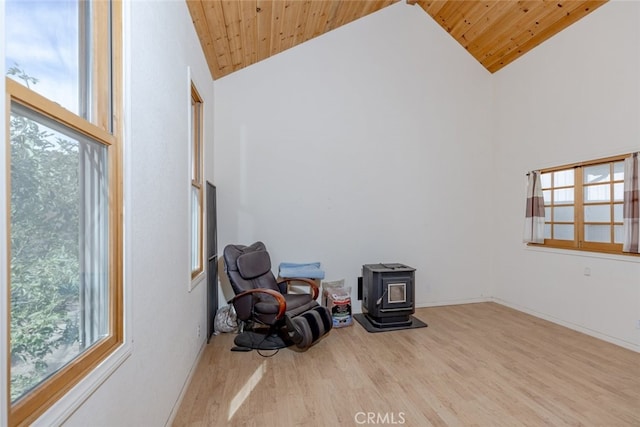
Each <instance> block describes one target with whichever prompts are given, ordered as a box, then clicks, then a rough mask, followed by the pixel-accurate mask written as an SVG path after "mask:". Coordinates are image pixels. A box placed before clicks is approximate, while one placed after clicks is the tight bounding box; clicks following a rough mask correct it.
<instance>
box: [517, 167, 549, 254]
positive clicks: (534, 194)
mask: <svg viewBox="0 0 640 427" xmlns="http://www.w3.org/2000/svg"><path fill="white" fill-rule="evenodd" d="M522 240H523V241H524V242H525V243H544V198H543V197H542V184H541V182H540V172H539V171H531V172H529V173H528V174H527V207H526V211H525V218H524V233H523V237H522Z"/></svg>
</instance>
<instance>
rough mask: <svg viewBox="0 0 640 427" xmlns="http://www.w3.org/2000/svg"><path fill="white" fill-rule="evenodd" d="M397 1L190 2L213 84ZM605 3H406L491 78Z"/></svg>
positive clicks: (446, 0) (476, 0)
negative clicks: (432, 22) (418, 9)
mask: <svg viewBox="0 0 640 427" xmlns="http://www.w3.org/2000/svg"><path fill="white" fill-rule="evenodd" d="M397 1H399V0H186V2H187V5H188V7H189V12H190V13H191V17H192V19H193V24H194V26H195V28H196V31H197V34H198V37H199V38H200V43H201V45H202V49H203V50H204V53H205V56H206V58H207V62H208V65H209V69H210V71H211V75H212V76H213V78H214V79H219V78H221V77H224V76H226V75H228V74H231V73H232V72H234V71H237V70H240V69H242V68H245V67H247V66H249V65H251V64H254V63H256V62H258V61H261V60H263V59H266V58H268V57H270V56H273V55H275V54H277V53H280V52H282V51H284V50H286V49H289V48H290V47H293V46H296V45H298V44H300V43H303V42H305V41H307V40H310V39H312V38H314V37H317V36H319V35H321V34H324V33H326V32H328V31H331V30H333V29H335V28H338V27H340V26H342V25H345V24H348V23H349V22H352V21H354V20H356V19H359V18H361V17H363V16H366V15H368V14H370V13H373V12H375V11H378V10H380V9H382V8H384V7H387V6H389V5H391V4H393V3H396V2H397ZM400 1H401V0H400ZM606 1H607V0H555V1H550V0H530V1H526V0H521V1H516V0H486V1H482V0H406V2H407V3H408V4H410V5H414V6H413V7H416V6H415V5H417V6H419V7H421V8H422V9H424V10H425V11H426V12H427V13H428V14H429V15H430V16H431V17H432V18H433V19H434V20H435V21H436V22H437V23H438V24H439V25H440V26H441V27H442V28H444V29H445V30H446V31H447V32H448V33H449V34H451V36H452V37H453V38H454V39H456V40H457V41H458V42H459V43H460V44H461V45H462V46H463V47H464V48H465V49H467V51H469V53H470V54H471V55H473V57H475V58H476V59H477V60H478V61H479V62H480V63H481V64H482V65H483V66H484V67H485V68H486V69H487V70H488V71H489V72H491V73H494V72H496V71H498V70H500V69H501V68H502V67H504V66H506V65H507V64H509V63H511V62H513V61H514V60H515V59H517V58H519V57H520V56H522V55H524V54H525V53H527V52H528V51H530V50H531V49H533V48H534V47H536V46H538V45H539V44H540V43H542V42H544V41H545V40H547V39H549V38H550V37H552V36H553V35H555V34H557V33H558V32H560V31H562V30H563V29H564V28H566V27H568V26H569V25H571V24H573V23H574V22H576V21H578V20H579V19H581V18H583V17H584V16H586V15H587V14H589V13H591V12H592V11H593V10H595V9H596V8H598V7H599V6H601V5H602V4H604V3H606ZM425 42H426V41H425Z"/></svg>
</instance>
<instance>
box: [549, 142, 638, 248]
mask: <svg viewBox="0 0 640 427" xmlns="http://www.w3.org/2000/svg"><path fill="white" fill-rule="evenodd" d="M625 157H627V156H626V155H622V156H616V157H612V158H609V159H603V160H594V161H591V162H587V163H584V164H578V165H570V166H565V167H559V168H554V169H552V170H547V171H544V170H543V171H542V173H541V176H540V178H541V184H542V194H543V198H544V203H545V228H544V230H545V236H544V237H545V243H544V245H545V246H553V247H562V248H575V249H583V250H594V251H604V252H615V253H619V252H622V239H623V237H622V228H623V225H622V224H623V197H624V159H625Z"/></svg>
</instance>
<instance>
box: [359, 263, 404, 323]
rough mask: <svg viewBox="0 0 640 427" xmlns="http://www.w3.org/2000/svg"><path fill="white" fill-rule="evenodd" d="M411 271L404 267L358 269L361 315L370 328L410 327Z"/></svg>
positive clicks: (367, 265)
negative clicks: (367, 321)
mask: <svg viewBox="0 0 640 427" xmlns="http://www.w3.org/2000/svg"><path fill="white" fill-rule="evenodd" d="M415 271H416V269H415V268H412V267H408V266H406V265H404V264H365V265H363V266H362V313H363V314H364V315H365V316H366V317H367V319H368V320H369V321H370V322H371V324H372V325H373V326H375V327H376V328H397V327H402V326H409V325H411V323H412V319H411V315H412V314H413V313H414V312H415V306H414V298H415V284H414V281H415V279H414V278H415Z"/></svg>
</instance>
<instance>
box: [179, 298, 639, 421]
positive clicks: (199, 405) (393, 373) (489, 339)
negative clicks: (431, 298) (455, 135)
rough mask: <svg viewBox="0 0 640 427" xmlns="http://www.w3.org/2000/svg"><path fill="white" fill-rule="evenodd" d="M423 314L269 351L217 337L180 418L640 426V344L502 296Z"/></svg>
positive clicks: (426, 310) (229, 337) (338, 331)
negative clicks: (385, 327)
mask: <svg viewBox="0 0 640 427" xmlns="http://www.w3.org/2000/svg"><path fill="white" fill-rule="evenodd" d="M415 315H416V317H418V318H420V319H421V320H423V321H425V322H426V323H428V324H429V327H427V328H421V329H411V330H401V331H393V332H384V333H376V334H371V333H368V332H366V331H365V330H364V328H362V327H361V326H360V325H359V324H354V325H353V326H350V327H347V328H342V329H334V330H332V331H331V333H330V334H329V335H327V336H326V337H325V338H324V339H323V340H321V341H320V342H319V343H317V344H316V345H315V346H314V347H312V348H311V349H309V350H308V351H306V352H298V351H295V350H292V349H282V350H280V351H279V353H278V354H276V355H274V356H273V357H269V358H264V357H261V356H260V355H259V354H258V353H257V352H255V351H254V352H249V353H236V352H231V351H230V348H231V347H232V346H233V338H234V335H231V334H222V335H219V336H216V337H214V338H213V339H212V340H211V343H210V344H209V345H208V346H207V347H206V348H205V350H204V354H203V356H202V358H201V360H200V363H199V364H198V366H197V368H196V372H195V374H194V376H193V378H192V382H191V384H190V385H189V388H188V390H187V392H186V394H185V397H184V399H183V402H182V404H181V406H180V408H179V410H178V413H177V415H176V419H175V421H174V427H185V426H189V427H195V426H225V425H229V426H236V425H237V426H241V425H242V426H245V425H246V426H252V425H256V426H271V425H273V426H276V425H277V426H349V425H359V423H358V421H359V420H365V418H364V417H367V416H370V414H367V413H373V416H375V417H386V418H384V419H383V420H386V424H387V425H389V424H393V422H392V421H395V424H404V425H407V426H492V427H494V426H508V427H514V426H541V425H551V426H564V425H567V426H568V425H584V426H607V427H615V426H634V427H638V426H640V353H636V352H633V351H631V350H627V349H624V348H621V347H618V346H615V345H613V344H610V343H606V342H604V341H601V340H598V339H595V338H593V337H589V336H587V335H584V334H581V333H579V332H576V331H573V330H570V329H567V328H564V327H562V326H559V325H556V324H553V323H551V322H547V321H545V320H542V319H539V318H536V317H533V316H530V315H527V314H524V313H521V312H518V311H516V310H513V309H510V308H508V307H504V306H502V305H499V304H495V303H479V304H466V305H457V306H445V307H430V308H420V309H417V310H416V314H415ZM356 417H359V418H358V419H356ZM377 420H378V421H380V420H381V418H378V419H377ZM400 420H402V421H403V422H402V423H400V422H399V421H400ZM378 424H383V423H381V422H378Z"/></svg>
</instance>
